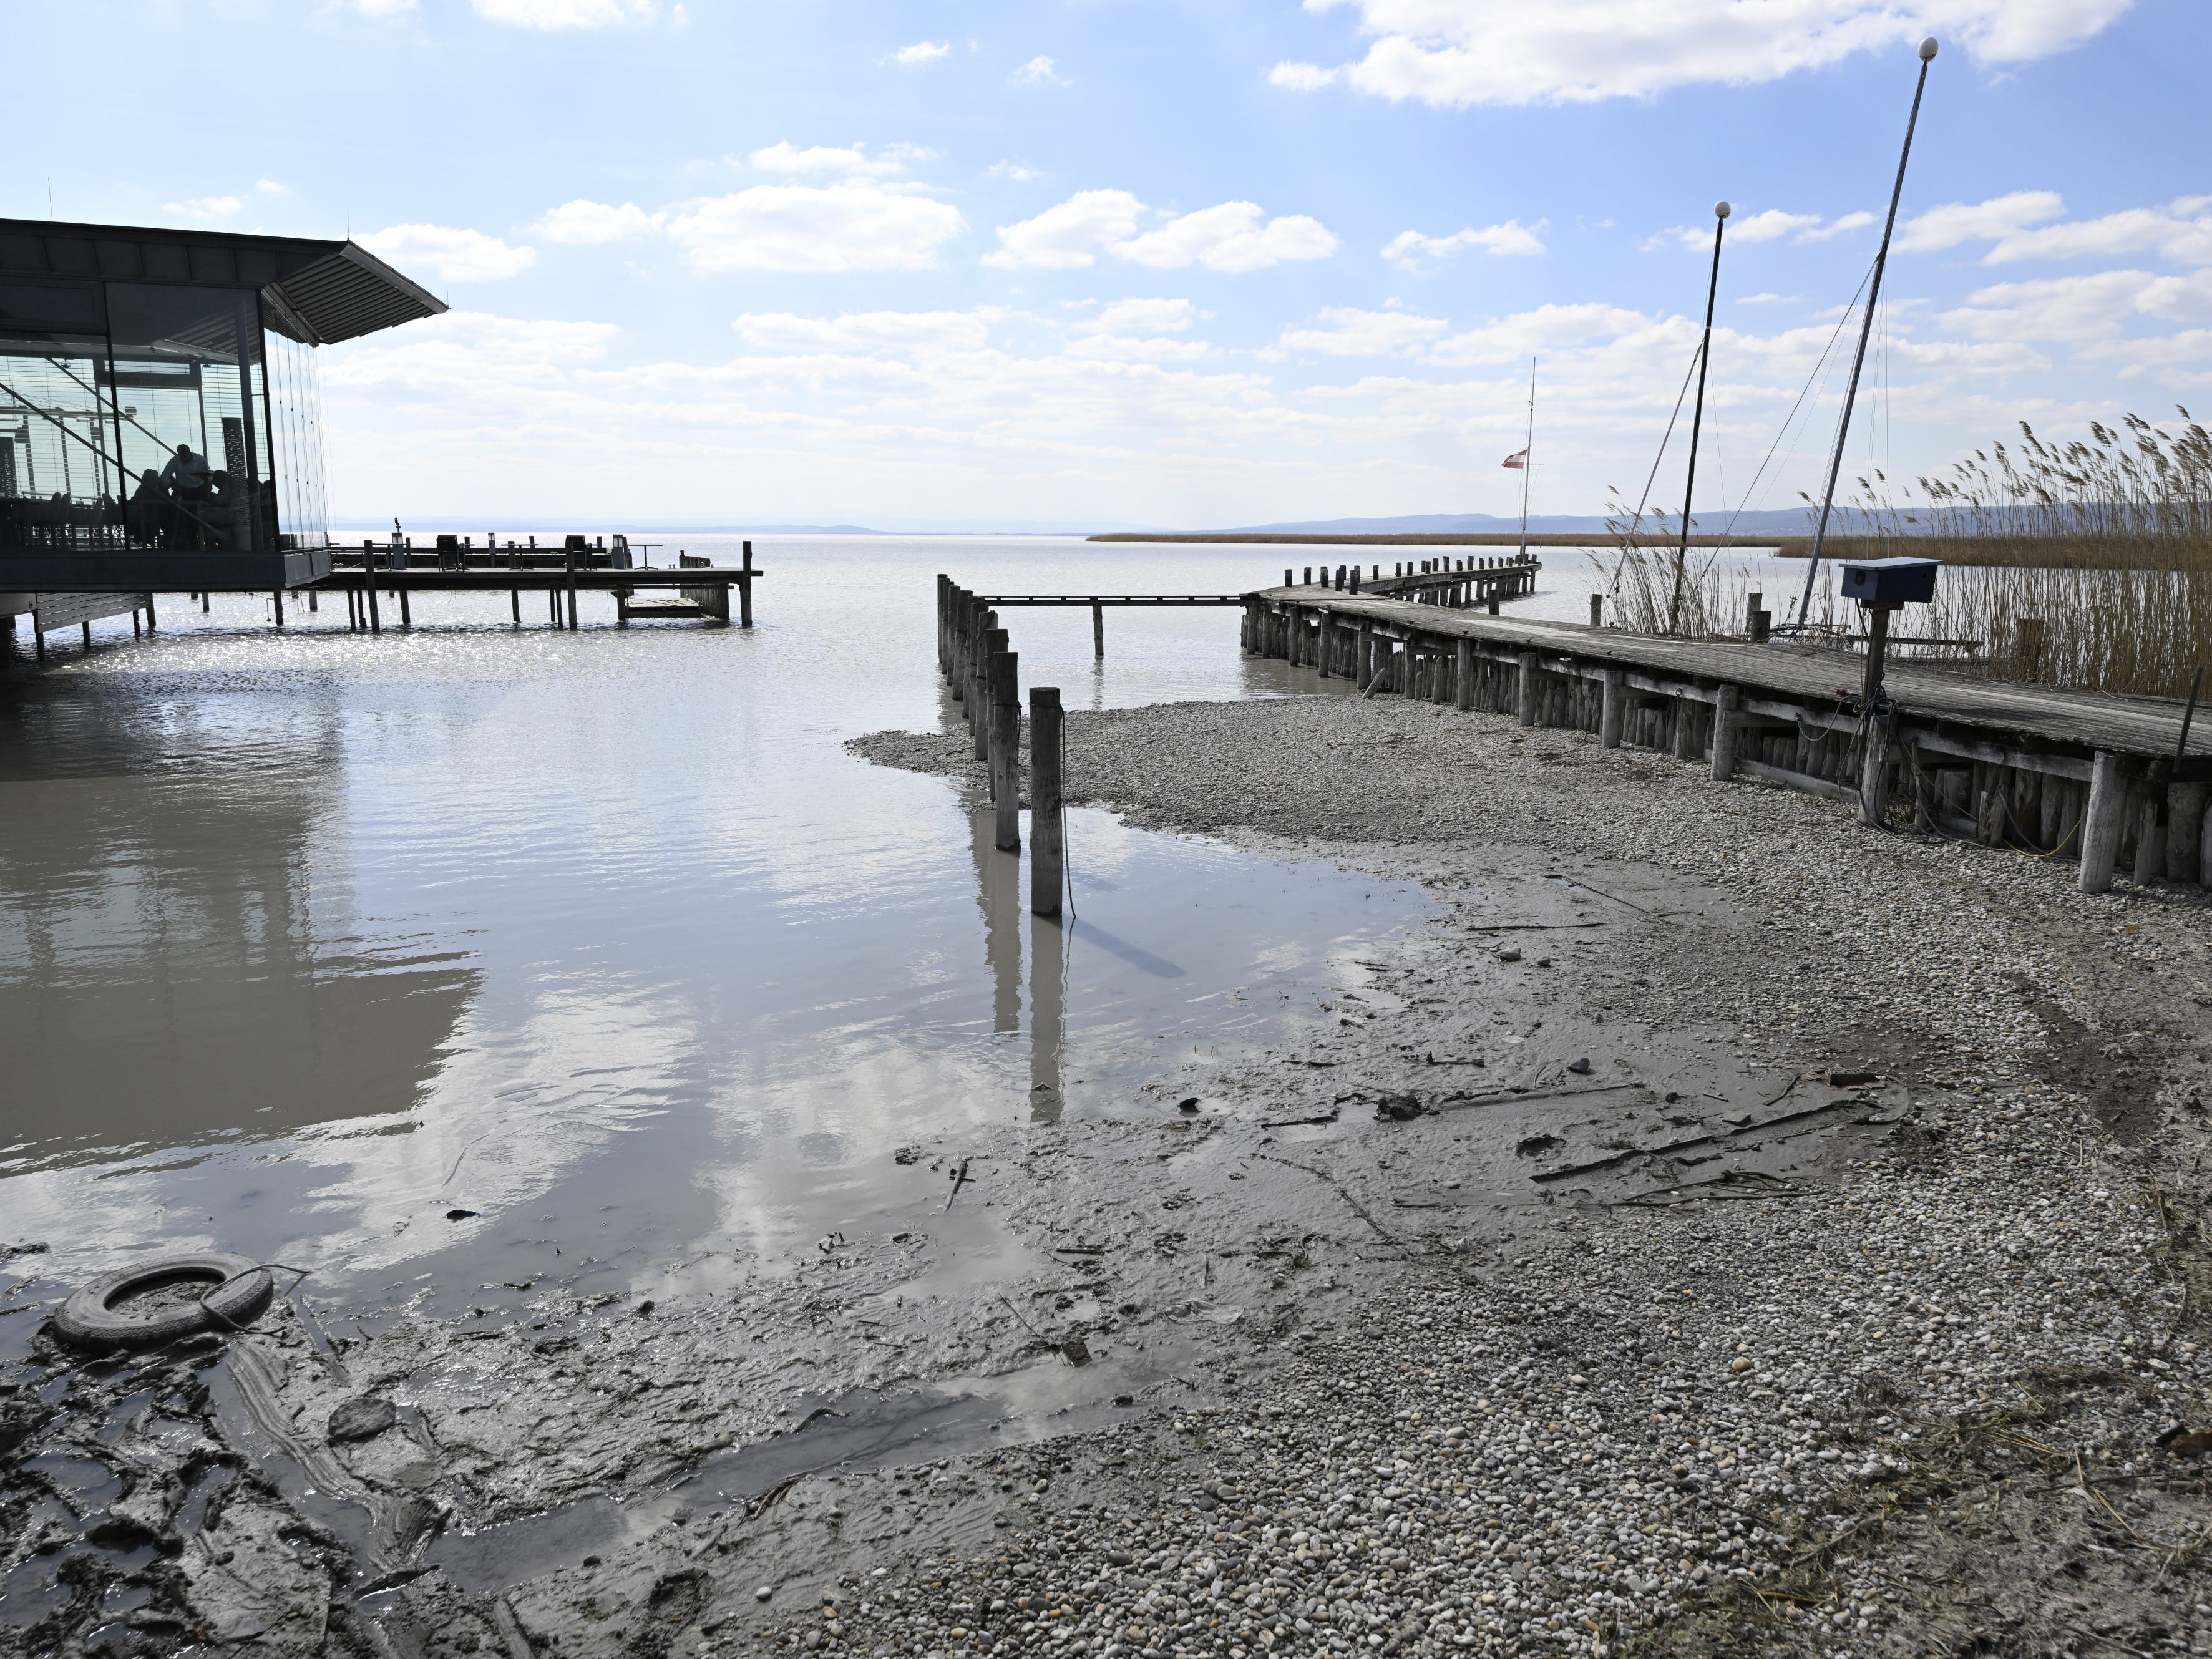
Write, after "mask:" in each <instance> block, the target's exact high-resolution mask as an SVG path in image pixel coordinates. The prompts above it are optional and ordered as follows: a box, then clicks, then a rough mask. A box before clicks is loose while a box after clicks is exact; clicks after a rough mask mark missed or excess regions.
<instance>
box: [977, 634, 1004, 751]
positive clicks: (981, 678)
mask: <svg viewBox="0 0 2212 1659" xmlns="http://www.w3.org/2000/svg"><path fill="white" fill-rule="evenodd" d="M984 614H985V616H986V617H989V618H990V619H991V620H993V621H996V620H997V618H996V617H995V615H994V613H992V612H989V611H986V612H985V613H984ZM1005 650H1006V629H1003V628H989V629H985V630H984V631H983V649H982V653H981V658H980V659H979V660H978V661H977V663H976V665H975V681H974V690H975V748H974V752H975V758H976V759H977V760H979V761H984V762H988V761H989V760H990V758H991V705H992V704H993V703H994V702H996V701H997V691H996V689H995V688H994V686H993V684H992V682H991V672H992V664H993V663H994V661H995V660H996V659H998V657H999V656H1000V653H1003V652H1004V651H1005ZM990 777H991V781H992V785H993V787H994V788H995V787H997V784H998V774H997V773H996V772H993V773H991V775H990Z"/></svg>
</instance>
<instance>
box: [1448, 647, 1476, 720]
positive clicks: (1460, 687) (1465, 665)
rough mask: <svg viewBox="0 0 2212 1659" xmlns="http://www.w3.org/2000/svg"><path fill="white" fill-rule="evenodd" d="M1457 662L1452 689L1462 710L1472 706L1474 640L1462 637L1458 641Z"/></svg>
mask: <svg viewBox="0 0 2212 1659" xmlns="http://www.w3.org/2000/svg"><path fill="white" fill-rule="evenodd" d="M1458 658H1459V660H1458V662H1457V663H1456V664H1455V665H1454V672H1453V674H1452V690H1453V691H1454V692H1455V694H1456V699H1455V700H1456V701H1457V702H1458V703H1459V706H1460V708H1462V710H1465V709H1469V708H1474V641H1473V640H1467V639H1463V640H1462V641H1460V642H1459V650H1458Z"/></svg>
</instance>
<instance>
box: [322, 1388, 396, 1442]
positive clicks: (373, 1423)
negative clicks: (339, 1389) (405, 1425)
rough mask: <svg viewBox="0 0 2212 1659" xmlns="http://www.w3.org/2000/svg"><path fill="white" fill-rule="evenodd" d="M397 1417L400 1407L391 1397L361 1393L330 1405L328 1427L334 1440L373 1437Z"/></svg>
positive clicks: (389, 1425)
mask: <svg viewBox="0 0 2212 1659" xmlns="http://www.w3.org/2000/svg"><path fill="white" fill-rule="evenodd" d="M398 1420H399V1412H398V1407H395V1406H394V1405H393V1404H392V1402H391V1401H389V1400H384V1399H380V1398H379V1397H378V1396H376V1395H356V1397H355V1398H353V1399H351V1400H344V1401H339V1402H338V1404H337V1406H336V1407H333V1408H332V1409H331V1417H330V1422H329V1424H328V1425H327V1426H326V1430H325V1431H326V1432H327V1433H328V1434H329V1436H330V1437H331V1439H332V1440H340V1441H345V1440H374V1438H376V1437H377V1436H378V1435H380V1434H382V1433H383V1432H384V1431H386V1429H388V1428H390V1427H391V1426H392V1425H393V1424H395V1423H397V1422H398Z"/></svg>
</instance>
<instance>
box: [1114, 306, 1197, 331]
mask: <svg viewBox="0 0 2212 1659" xmlns="http://www.w3.org/2000/svg"><path fill="white" fill-rule="evenodd" d="M1197 317H1198V307H1196V306H1194V305H1193V304H1191V302H1190V301H1188V300H1115V301H1113V302H1112V303H1111V304H1109V305H1108V306H1107V307H1106V308H1105V309H1104V310H1103V311H1101V312H1100V313H1098V315H1097V319H1096V321H1095V326H1097V328H1099V329H1100V330H1102V331H1104V332H1106V333H1109V334H1113V333H1136V332H1143V333H1151V334H1181V333H1182V332H1183V331H1185V330H1186V329H1188V328H1189V326H1190V325H1191V324H1192V323H1193V322H1194V321H1195V320H1197Z"/></svg>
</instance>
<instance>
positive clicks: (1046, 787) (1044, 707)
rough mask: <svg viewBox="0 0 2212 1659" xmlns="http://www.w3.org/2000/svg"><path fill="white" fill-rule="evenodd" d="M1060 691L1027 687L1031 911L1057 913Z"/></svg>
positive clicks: (1061, 824)
mask: <svg viewBox="0 0 2212 1659" xmlns="http://www.w3.org/2000/svg"><path fill="white" fill-rule="evenodd" d="M1060 720H1061V715H1060V688H1059V687H1058V686H1056V685H1036V686H1031V687H1030V909H1031V910H1033V911H1034V912H1036V914H1037V915H1041V916H1056V915H1059V914H1060V884H1061V882H1062V880H1063V879H1064V878H1065V876H1066V860H1067V840H1066V830H1067V826H1066V822H1065V820H1064V818H1063V817H1062V812H1063V811H1064V808H1063V805H1062V802H1061V796H1060Z"/></svg>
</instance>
